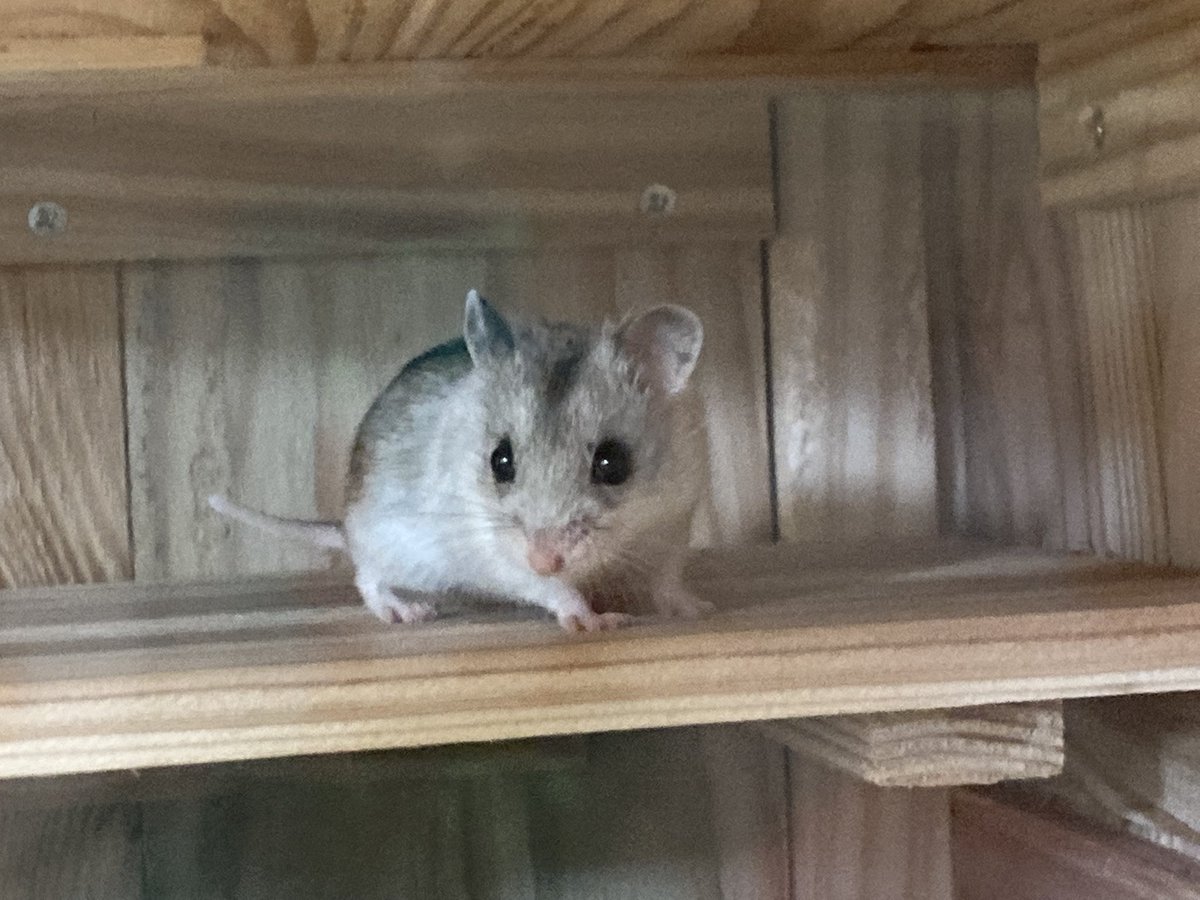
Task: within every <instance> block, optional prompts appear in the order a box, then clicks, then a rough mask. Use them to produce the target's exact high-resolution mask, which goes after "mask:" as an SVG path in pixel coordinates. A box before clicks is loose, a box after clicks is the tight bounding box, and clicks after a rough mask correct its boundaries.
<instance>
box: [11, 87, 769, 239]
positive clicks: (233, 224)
mask: <svg viewBox="0 0 1200 900" xmlns="http://www.w3.org/2000/svg"><path fill="white" fill-rule="evenodd" d="M417 77H419V76H417ZM351 84H353V85H354V87H356V88H360V89H361V90H350V91H347V90H346V88H347V87H350V86H351ZM584 93H585V94H586V93H587V92H586V91H585V92H584ZM218 122H219V123H220V127H214V125H213V124H212V123H218ZM96 123H102V126H101V127H97V124H96ZM768 142H769V135H768V122H767V111H766V107H765V103H764V102H763V101H762V100H761V99H759V98H756V97H753V96H738V95H736V94H735V93H724V94H722V95H720V96H719V97H718V96H716V95H714V94H710V93H706V92H703V91H701V92H694V91H689V90H687V89H679V90H677V91H671V90H668V91H661V90H659V91H653V92H649V93H644V92H643V93H636V92H629V93H625V94H611V95H601V94H599V93H597V94H593V95H589V96H587V97H586V98H583V97H580V96H577V95H574V94H572V95H571V97H570V99H569V100H568V99H567V98H564V97H560V96H554V94H553V92H539V91H537V90H536V89H534V90H531V91H509V92H507V93H505V94H503V95H502V96H497V95H495V94H486V93H452V92H448V91H447V90H446V89H445V86H443V87H442V88H441V89H438V88H434V89H433V90H418V91H417V92H413V91H411V90H410V91H405V90H403V89H402V88H401V87H400V86H399V84H398V83H397V82H396V80H395V78H394V75H393V74H392V73H388V72H386V71H381V70H376V72H375V74H374V76H370V77H368V76H363V75H361V74H360V75H358V76H357V77H354V78H351V79H349V80H345V79H343V80H342V81H341V82H340V85H336V84H326V83H324V82H321V81H317V80H313V79H309V80H308V81H305V80H303V79H300V80H298V81H289V80H283V81H277V80H270V79H268V80H263V79H262V78H260V77H256V75H255V74H254V73H244V74H240V75H238V76H237V80H230V81H227V82H222V83H219V84H218V83H206V86H205V87H204V88H203V89H197V90H191V89H186V88H181V89H177V90H176V89H172V88H171V86H170V85H169V84H162V83H159V81H158V80H149V79H147V80H146V81H145V82H143V83H141V84H140V86H139V87H136V88H134V87H130V88H128V89H127V90H123V91H121V92H119V93H115V94H111V95H107V96H99V95H93V96H89V97H86V98H78V97H76V98H72V97H70V96H69V95H63V96H60V97H57V98H54V99H53V100H50V99H48V98H46V97H30V96H24V97H22V98H20V99H17V98H16V97H12V98H9V99H8V100H6V101H5V103H4V104H3V107H2V111H0V153H2V154H3V156H4V158H5V160H6V162H5V168H4V175H3V179H2V181H3V189H2V190H0V220H2V221H7V222H8V223H9V224H8V226H7V227H6V228H3V229H0V261H8V262H13V261H20V262H47V261H61V260H85V259H106V260H107V259H145V258H161V257H197V256H239V257H241V256H272V255H280V254H291V255H298V254H318V255H329V254H357V255H361V254H363V253H370V252H375V251H384V250H392V251H396V250H411V249H412V248H413V246H414V245H417V246H432V247H442V248H445V247H463V246H472V245H482V246H489V247H503V246H522V245H530V244H542V243H551V244H557V245H560V246H562V245H573V246H574V245H579V244H598V243H612V242H627V243H645V242H661V241H679V240H685V239H686V240H699V239H724V238H733V237H741V238H749V239H757V238H759V237H761V236H764V235H766V234H768V233H770V231H771V229H772V227H773V212H772V199H771V172H770V149H769V146H768ZM697 148H701V149H699V150H698V149H697ZM654 184H663V185H665V186H667V187H668V188H670V189H671V190H672V191H674V194H675V202H674V206H673V211H672V212H670V213H669V214H667V215H654V214H647V213H643V212H642V211H641V208H640V207H641V204H642V197H643V192H644V190H645V189H646V188H647V187H648V186H650V185H654ZM47 199H49V200H53V201H55V202H57V203H59V204H60V205H61V206H63V207H65V209H66V211H67V222H66V225H65V230H62V231H61V233H55V234H49V235H44V234H38V233H35V232H34V231H33V230H32V229H31V228H30V227H28V225H27V219H28V216H29V210H30V204H31V201H32V200H47Z"/></svg>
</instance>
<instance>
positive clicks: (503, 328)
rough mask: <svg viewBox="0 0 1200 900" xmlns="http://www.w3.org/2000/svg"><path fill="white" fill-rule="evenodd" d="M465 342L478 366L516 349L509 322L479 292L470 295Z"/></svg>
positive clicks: (465, 320) (464, 330)
mask: <svg viewBox="0 0 1200 900" xmlns="http://www.w3.org/2000/svg"><path fill="white" fill-rule="evenodd" d="M463 340H464V341H466V343H467V351H468V352H469V353H470V354H471V359H472V360H474V361H475V365H477V366H478V365H480V364H481V363H484V362H487V361H488V360H491V359H495V358H497V357H499V356H504V355H506V354H508V353H511V352H512V350H513V346H514V341H513V333H512V329H511V328H509V326H508V322H506V321H504V316H502V315H500V313H498V312H497V311H496V309H495V307H493V306H492V305H491V304H490V303H488V302H487V301H486V300H484V299H483V298H482V297H480V296H479V292H478V291H476V290H470V291H468V292H467V309H466V315H465V316H464V321H463Z"/></svg>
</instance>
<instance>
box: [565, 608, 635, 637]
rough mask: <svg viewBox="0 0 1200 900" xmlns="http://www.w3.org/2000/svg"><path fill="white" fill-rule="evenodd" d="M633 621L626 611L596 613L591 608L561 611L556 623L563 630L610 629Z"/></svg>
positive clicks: (622, 626) (621, 626)
mask: <svg viewBox="0 0 1200 900" xmlns="http://www.w3.org/2000/svg"><path fill="white" fill-rule="evenodd" d="M632 623H633V616H631V615H628V614H626V613H611V612H610V613H596V612H592V611H591V610H587V611H586V612H585V611H579V610H574V611H571V612H563V613H559V614H558V624H559V625H561V626H562V628H563V631H575V632H579V631H612V630H613V629H615V628H624V627H625V626H626V625H630V624H632Z"/></svg>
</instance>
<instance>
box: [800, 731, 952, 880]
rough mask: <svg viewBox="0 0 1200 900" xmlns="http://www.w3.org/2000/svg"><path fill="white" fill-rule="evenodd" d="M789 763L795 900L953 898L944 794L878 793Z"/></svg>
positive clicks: (807, 764)
mask: <svg viewBox="0 0 1200 900" xmlns="http://www.w3.org/2000/svg"><path fill="white" fill-rule="evenodd" d="M790 759H791V767H790V776H791V799H792V809H793V818H792V873H793V876H792V877H793V893H792V896H793V897H794V898H795V900H935V898H949V897H950V896H951V891H950V881H951V878H950V839H949V805H948V802H947V792H946V791H940V790H939V791H934V790H925V789H907V788H878V787H874V786H872V785H869V784H866V783H865V782H863V781H860V780H858V779H856V778H851V777H848V776H846V775H843V774H841V773H839V772H834V771H833V770H832V769H827V768H825V767H824V766H822V765H821V764H820V763H817V762H814V761H812V760H811V759H809V758H807V757H803V756H798V755H796V754H792V755H791V757H790Z"/></svg>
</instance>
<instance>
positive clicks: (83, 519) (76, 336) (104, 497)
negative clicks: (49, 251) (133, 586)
mask: <svg viewBox="0 0 1200 900" xmlns="http://www.w3.org/2000/svg"><path fill="white" fill-rule="evenodd" d="M121 365H122V362H121V340H120V304H119V299H118V296H117V273H116V269H115V267H113V266H111V265H109V266H87V267H64V268H56V269H36V268H30V269H0V588H3V587H6V586H7V587H11V586H21V585H41V584H61V583H64V582H79V581H113V580H120V579H123V578H128V577H129V575H130V558H129V557H130V547H129V537H128V528H127V525H126V521H127V519H128V515H127V506H126V503H127V499H126V485H125V425H124V418H125V416H124V400H123V398H122V380H123V375H122V371H121Z"/></svg>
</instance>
